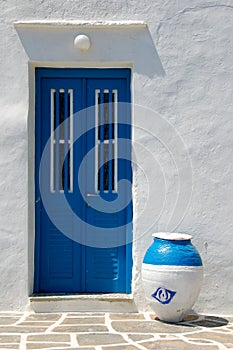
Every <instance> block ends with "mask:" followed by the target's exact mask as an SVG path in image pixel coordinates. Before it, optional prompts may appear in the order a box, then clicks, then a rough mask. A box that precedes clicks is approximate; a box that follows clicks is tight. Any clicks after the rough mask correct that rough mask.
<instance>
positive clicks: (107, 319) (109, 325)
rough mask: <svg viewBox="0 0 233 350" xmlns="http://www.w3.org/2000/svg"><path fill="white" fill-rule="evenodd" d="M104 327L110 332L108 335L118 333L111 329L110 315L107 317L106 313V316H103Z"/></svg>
mask: <svg viewBox="0 0 233 350" xmlns="http://www.w3.org/2000/svg"><path fill="white" fill-rule="evenodd" d="M105 325H106V327H107V328H108V331H109V332H110V333H115V334H116V333H118V332H116V331H115V329H114V328H113V327H112V321H111V319H110V315H109V312H106V314H105Z"/></svg>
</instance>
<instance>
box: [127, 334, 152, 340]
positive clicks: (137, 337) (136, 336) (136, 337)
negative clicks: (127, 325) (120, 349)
mask: <svg viewBox="0 0 233 350" xmlns="http://www.w3.org/2000/svg"><path fill="white" fill-rule="evenodd" d="M128 336H129V338H130V339H132V340H133V341H135V342H136V341H140V340H146V339H151V338H153V337H154V334H149V333H147V334H128Z"/></svg>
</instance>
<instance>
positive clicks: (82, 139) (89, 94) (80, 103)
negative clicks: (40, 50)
mask: <svg viewBox="0 0 233 350" xmlns="http://www.w3.org/2000/svg"><path fill="white" fill-rule="evenodd" d="M129 84H130V71H129V70H128V69H119V70H118V69H109V70H108V69H96V70H95V69H85V70H84V69H43V68H38V69H37V70H36V168H35V172H36V245H35V288H34V291H35V292H36V293H55V292H56V293H79V292H88V293H93V292H95V293H114V292H117V293H123V292H124V293H129V292H130V290H131V289H130V285H131V270H132V255H131V250H132V247H131V243H128V242H129V241H130V240H129V239H128V238H129V236H130V235H131V234H132V231H131V229H130V228H129V227H131V226H130V224H131V221H132V202H131V186H127V187H122V188H120V187H119V180H121V179H127V180H128V181H129V183H130V184H131V177H132V174H131V163H130V153H131V125H130V113H129V111H128V110H126V109H125V107H124V106H121V105H120V102H129V101H130V85H129ZM103 103H105V105H102V104H103ZM92 106H93V107H92ZM80 111H82V112H80ZM122 116H123V119H122ZM120 117H121V118H120ZM118 118H119V120H120V119H121V120H123V122H119V120H118ZM101 124H105V125H101ZM58 126H59V128H58ZM77 136H79V137H78V138H77ZM76 138H77V140H76ZM119 139H121V140H126V142H125V143H124V145H122V142H120V141H119ZM93 150H94V151H93ZM45 154H46V156H44V155H45ZM65 155H66V156H65ZM126 158H127V159H126ZM64 198H65V201H66V203H68V206H66V205H65V204H64ZM118 198H121V201H119V200H117V199H118ZM99 199H101V200H102V201H104V202H101V203H102V204H98V203H99V202H98V200H99ZM103 203H104V204H103ZM109 207H112V208H113V210H112V211H111V212H108V209H109ZM77 218H78V219H79V220H77ZM127 224H129V225H127ZM64 233H65V234H64Z"/></svg>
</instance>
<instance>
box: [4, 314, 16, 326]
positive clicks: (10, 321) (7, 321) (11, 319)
mask: <svg viewBox="0 0 233 350" xmlns="http://www.w3.org/2000/svg"><path fill="white" fill-rule="evenodd" d="M19 319H20V317H1V316H0V326H4V325H11V324H14V323H15V322H17V321H18V320H19Z"/></svg>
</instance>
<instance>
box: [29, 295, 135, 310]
mask: <svg viewBox="0 0 233 350" xmlns="http://www.w3.org/2000/svg"><path fill="white" fill-rule="evenodd" d="M30 308H31V309H32V310H33V311H35V312H70V311H81V312H116V313H122V312H137V308H136V305H135V303H134V300H133V297H132V295H129V294H74V295H70V294H69V295H33V296H31V297H30Z"/></svg>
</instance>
